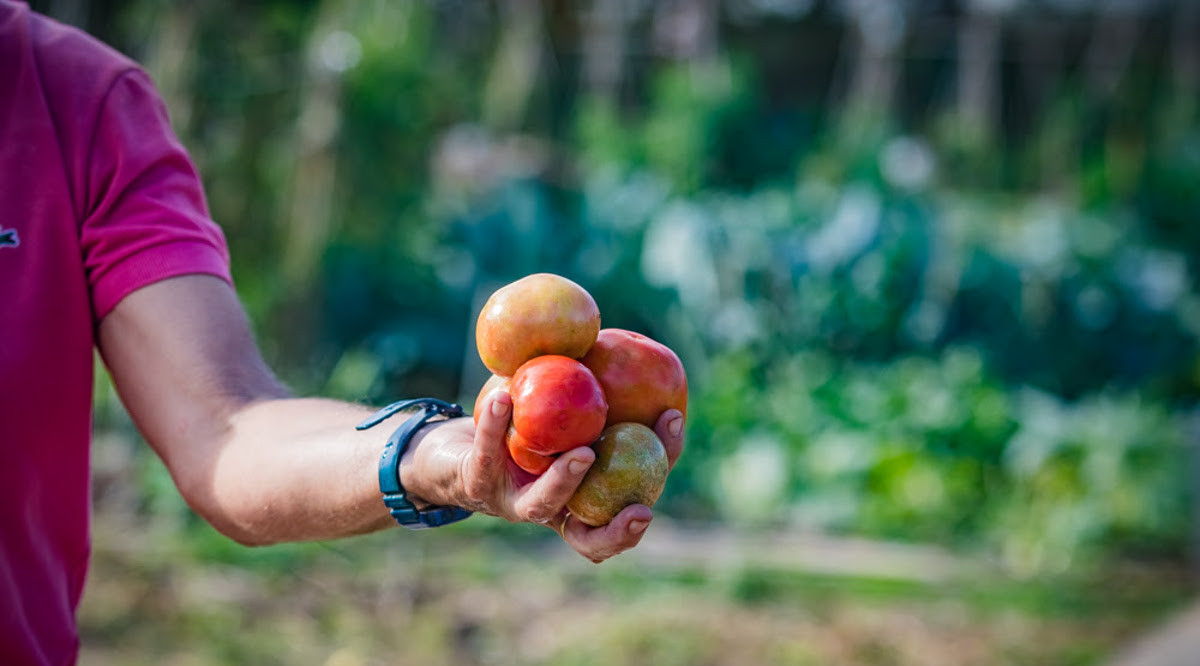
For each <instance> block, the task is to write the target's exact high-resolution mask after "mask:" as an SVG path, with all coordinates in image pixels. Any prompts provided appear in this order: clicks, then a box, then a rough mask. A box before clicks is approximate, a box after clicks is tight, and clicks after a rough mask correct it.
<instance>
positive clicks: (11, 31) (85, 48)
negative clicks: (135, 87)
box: [0, 0, 153, 114]
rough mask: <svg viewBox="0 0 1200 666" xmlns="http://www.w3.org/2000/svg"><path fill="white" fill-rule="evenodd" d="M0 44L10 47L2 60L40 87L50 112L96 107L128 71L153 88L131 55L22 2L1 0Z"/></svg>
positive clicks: (84, 109)
mask: <svg viewBox="0 0 1200 666" xmlns="http://www.w3.org/2000/svg"><path fill="white" fill-rule="evenodd" d="M0 43H3V44H4V47H3V48H4V50H6V51H10V52H9V53H6V54H5V60H7V61H8V62H10V63H14V64H15V66H16V69H17V70H19V71H20V73H21V74H22V77H21V78H23V79H24V80H25V82H26V85H28V84H33V85H35V86H36V88H38V89H40V90H39V92H40V93H41V96H42V97H44V98H45V100H46V102H47V103H48V106H49V107H50V109H51V110H52V111H53V110H57V109H70V110H71V111H72V112H73V113H74V114H80V113H85V112H86V111H87V110H89V109H98V108H99V107H100V106H101V105H103V103H104V100H105V98H106V97H107V95H108V93H109V91H110V90H111V89H112V87H113V86H114V85H115V84H116V83H117V82H118V81H121V80H123V79H128V78H130V75H132V76H133V77H134V78H137V79H140V80H141V81H142V82H144V83H145V84H146V85H149V86H150V87H151V88H152V87H153V85H152V84H150V82H149V79H148V77H146V75H145V73H144V72H142V70H141V67H140V66H139V65H138V64H137V63H136V62H135V61H133V60H132V59H131V58H129V57H127V56H125V55H123V54H122V53H120V52H119V51H117V50H116V49H114V48H112V47H110V46H108V45H107V44H105V43H103V42H101V41H100V40H98V39H96V38H95V37H93V36H91V35H89V34H88V33H86V32H84V31H83V30H80V29H78V28H75V27H72V26H69V25H65V24H62V23H59V22H58V21H55V20H54V19H51V18H49V17H46V16H43V15H41V14H38V13H37V12H35V11H33V10H31V9H30V8H29V7H28V6H27V5H25V4H20V3H15V2H9V1H8V0H0ZM27 92H29V91H27Z"/></svg>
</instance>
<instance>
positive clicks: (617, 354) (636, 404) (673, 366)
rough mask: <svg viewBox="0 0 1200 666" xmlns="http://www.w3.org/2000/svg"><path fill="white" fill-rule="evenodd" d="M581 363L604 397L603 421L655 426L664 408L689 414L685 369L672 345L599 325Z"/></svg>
mask: <svg viewBox="0 0 1200 666" xmlns="http://www.w3.org/2000/svg"><path fill="white" fill-rule="evenodd" d="M582 362H583V364H584V365H586V366H587V367H588V369H589V370H591V371H592V374H594V375H595V376H596V380H597V381H599V382H600V386H601V388H602V389H603V390H604V395H605V398H606V399H607V400H608V417H607V420H606V425H614V424H616V423H641V424H642V425H645V426H649V427H650V428H653V427H654V425H655V424H656V423H657V422H658V417H659V416H661V415H662V413H663V412H665V411H666V410H668V409H678V410H679V411H680V412H682V413H683V415H684V416H687V396H688V387H687V373H686V372H684V369H683V363H682V362H681V361H680V360H679V357H678V356H676V355H675V352H673V351H671V348H670V347H667V346H666V345H664V344H662V343H660V342H657V341H655V340H653V339H651V338H648V337H646V336H644V335H642V334H640V333H635V332H633V331H626V330H623V329H619V328H606V329H602V330H601V331H600V333H599V334H598V336H597V337H596V343H595V344H593V345H592V348H591V349H590V350H589V351H588V353H587V354H586V355H584V357H583V359H582Z"/></svg>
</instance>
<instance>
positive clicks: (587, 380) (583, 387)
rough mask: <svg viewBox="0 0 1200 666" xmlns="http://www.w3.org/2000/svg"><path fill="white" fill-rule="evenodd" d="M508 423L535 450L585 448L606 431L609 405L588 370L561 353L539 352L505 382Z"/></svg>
mask: <svg viewBox="0 0 1200 666" xmlns="http://www.w3.org/2000/svg"><path fill="white" fill-rule="evenodd" d="M509 393H510V395H512V404H513V412H512V425H513V428H514V429H516V431H517V432H518V433H519V434H520V435H521V436H522V437H523V438H524V439H525V440H527V442H528V444H527V447H528V449H529V450H530V451H532V452H533V453H537V454H541V455H543V456H552V455H556V454H559V453H562V452H564V451H569V450H571V449H573V448H576V447H579V446H589V445H590V444H591V443H592V442H594V441H596V438H598V437H599V436H600V432H601V431H602V430H604V423H605V419H606V417H607V414H608V403H607V401H606V400H605V398H604V391H603V390H602V389H601V388H600V384H599V382H597V381H596V377H595V376H593V375H592V372H591V371H590V370H588V369H587V368H586V367H584V365H583V364H582V363H580V362H579V361H576V360H574V359H570V358H567V357H565V356H557V355H550V356H538V357H537V358H534V359H532V360H530V361H528V362H526V363H525V364H524V365H522V366H521V367H520V368H518V369H517V372H516V373H515V374H514V375H513V377H512V381H510V382H509Z"/></svg>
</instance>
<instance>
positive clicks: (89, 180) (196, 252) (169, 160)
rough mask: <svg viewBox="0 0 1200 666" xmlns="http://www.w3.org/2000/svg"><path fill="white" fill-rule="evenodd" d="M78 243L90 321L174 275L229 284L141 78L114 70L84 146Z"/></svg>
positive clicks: (183, 155)
mask: <svg viewBox="0 0 1200 666" xmlns="http://www.w3.org/2000/svg"><path fill="white" fill-rule="evenodd" d="M85 187H86V191H85V192H84V197H83V200H84V202H85V206H86V209H85V210H84V211H82V223H81V229H80V240H81V245H82V251H83V261H84V267H85V271H86V275H87V279H88V282H89V284H90V287H91V292H92V307H93V310H94V315H95V318H96V321H99V320H100V319H102V318H103V317H104V316H105V315H106V314H108V313H109V311H111V310H112V308H113V307H114V306H116V304H117V303H118V302H119V301H120V300H121V299H122V298H124V297H125V296H127V295H128V294H129V293H131V292H133V291H134V290H136V289H138V288H140V287H143V286H146V285H148V284H150V283H152V282H156V281H158V280H164V279H167V278H170V277H175V276H179V275H186V274H194V273H202V274H209V275H215V276H217V277H219V278H221V279H224V280H225V281H227V282H229V283H230V284H232V278H231V274H230V269H229V251H228V248H227V246H226V242H225V237H224V234H223V233H222V232H221V229H220V227H218V226H217V224H216V223H215V222H213V221H212V219H211V217H210V215H209V212H208V205H207V203H206V202H205V198H204V189H203V186H202V184H201V181H200V177H199V174H198V172H197V170H196V167H195V165H194V164H193V163H192V161H191V158H190V157H189V156H188V154H187V151H186V150H185V149H184V147H183V145H182V144H181V143H180V142H179V140H178V138H176V136H175V133H174V132H173V131H172V129H171V125H170V121H169V120H168V117H167V110H166V105H165V104H164V103H163V102H162V99H161V98H160V97H159V95H158V91H157V89H156V88H155V87H154V84H153V82H152V81H151V80H150V78H149V77H148V76H147V75H146V74H145V73H144V72H142V71H141V70H138V69H131V70H129V71H127V72H125V73H123V74H122V75H121V76H120V77H118V78H117V79H116V80H115V81H114V83H113V85H112V87H111V89H110V90H109V92H108V94H107V95H106V97H105V99H104V101H103V104H102V105H101V108H100V110H99V113H98V115H97V119H96V123H95V130H94V132H93V134H92V140H91V144H90V147H89V150H88V160H87V167H86V180H85Z"/></svg>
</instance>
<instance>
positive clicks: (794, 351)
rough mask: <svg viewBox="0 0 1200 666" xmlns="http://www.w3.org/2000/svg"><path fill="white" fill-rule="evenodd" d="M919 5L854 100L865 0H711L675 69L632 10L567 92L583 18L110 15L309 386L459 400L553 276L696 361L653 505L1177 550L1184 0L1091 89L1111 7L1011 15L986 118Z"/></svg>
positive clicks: (1197, 297) (1184, 363) (1187, 334)
mask: <svg viewBox="0 0 1200 666" xmlns="http://www.w3.org/2000/svg"><path fill="white" fill-rule="evenodd" d="M603 4H604V3H598V5H597V7H600V6H602V5H603ZM667 4H668V5H671V4H672V3H667ZM675 4H679V3H675ZM687 4H688V3H683V5H687ZM860 4H862V3H860ZM936 4H937V3H919V2H914V3H907V4H906V3H899V4H897V5H896V6H897V7H903V8H902V9H898V10H896V11H899V12H902V13H905V12H907V13H906V14H904V15H905V16H907V19H906V20H907V22H906V23H904V24H903V25H902V26H901V27H902V29H903V28H906V29H907V30H908V33H907V36H906V37H905V38H904V39H903V40H902V41H901V42H900V45H899V46H898V47H896V48H895V50H894V51H891V52H889V53H891V55H892V56H893V60H894V62H893V64H894V65H895V66H896V67H897V68H899V70H900V71H899V72H898V73H897V72H893V74H892V76H893V78H894V79H895V81H896V86H897V88H899V89H900V90H901V92H902V94H897V95H896V96H895V98H898V100H897V99H895V98H892V99H891V101H889V98H887V97H886V96H877V97H874V98H872V97H870V96H868V97H867V98H866V100H867V101H866V102H862V101H861V100H860V101H859V103H857V104H856V103H852V102H853V101H854V99H857V98H854V97H853V95H852V94H851V93H849V92H846V90H847V89H853V88H854V85H853V83H854V82H853V81H848V80H841V79H838V76H841V77H842V78H843V79H849V78H851V77H850V75H849V74H847V72H850V71H851V70H852V69H853V65H854V64H855V62H856V61H855V60H854V58H853V57H850V56H848V55H845V54H851V53H854V51H853V49H854V48H855V44H858V43H859V42H856V41H855V34H857V33H855V29H854V27H853V26H854V17H853V16H852V14H853V12H852V10H851V9H847V8H846V7H851V6H853V5H854V3H849V4H844V3H820V2H818V3H794V6H792V9H791V10H788V11H784V9H778V8H777V9H776V10H772V9H771V8H770V6H771V3H747V2H729V3H712V5H713V6H716V7H718V11H719V13H718V15H717V16H716V20H717V22H718V27H719V30H718V31H717V34H719V35H720V36H721V39H717V40H715V41H714V42H713V45H714V48H711V49H707V50H706V49H699V50H697V51H695V52H693V53H685V54H682V55H681V54H679V53H672V52H669V50H666V51H664V50H656V48H655V46H654V45H655V43H656V42H655V39H656V37H655V36H656V35H658V34H659V33H658V32H656V30H658V29H659V28H660V27H661V26H662V25H663V24H664V23H666V24H667V25H668V27H669V25H670V24H669V21H667V19H666V18H663V16H662V15H660V14H659V13H656V10H653V9H648V8H642V9H640V10H636V11H635V12H634V14H633V15H631V16H629V17H627V22H626V23H625V24H624V28H623V29H624V30H626V34H625V37H626V42H624V43H626V44H627V45H628V46H627V49H628V51H627V52H625V53H616V54H613V55H612V57H613V58H617V59H618V60H619V61H620V62H623V63H624V66H625V67H626V71H625V73H624V74H623V75H621V76H620V77H619V80H618V84H617V85H616V86H615V87H614V86H609V87H605V86H603V85H597V84H595V83H594V82H589V79H588V75H587V71H589V70H588V62H589V58H590V57H593V56H592V55H589V54H590V49H593V48H594V47H590V46H589V45H588V44H589V43H588V39H589V37H588V35H590V34H592V32H589V31H593V32H594V30H596V29H597V28H596V26H593V25H592V24H589V23H588V21H594V20H596V19H595V14H596V13H598V12H599V9H597V8H596V7H593V8H591V9H588V10H584V9H580V8H576V7H574V6H572V5H567V4H564V3H546V4H537V3H533V4H530V5H521V4H519V3H517V4H514V5H511V6H510V5H505V4H504V3H463V2H448V1H447V2H381V3H354V2H348V1H345V2H339V1H335V0H325V1H323V2H315V1H314V2H303V3H295V2H279V1H268V2H258V3H242V4H237V5H236V6H235V5H234V4H233V3H205V4H204V5H203V7H199V6H196V7H193V6H191V5H190V4H188V3H182V2H162V1H157V2H155V1H150V0H143V1H139V2H130V3H124V4H122V5H121V6H120V7H104V6H102V5H101V6H98V7H99V9H98V10H97V12H96V13H95V15H93V20H94V22H95V24H96V25H98V26H101V28H102V30H101V33H102V36H104V37H106V38H107V39H109V40H110V41H111V42H112V43H114V44H116V45H118V46H120V47H121V48H123V49H125V50H127V51H128V52H130V53H132V54H133V55H135V57H138V58H139V59H141V60H142V61H143V62H145V63H146V64H147V67H149V68H150V69H151V71H152V73H156V75H158V76H159V80H160V83H162V84H163V85H164V90H165V94H167V97H168V101H169V103H172V105H173V107H172V110H173V113H174V114H175V117H176V119H177V124H178V125H179V127H178V129H179V131H180V133H181V135H182V136H183V139H184V142H185V143H186V144H187V145H188V146H190V147H191V149H192V150H193V153H194V156H195V158H196V160H197V162H198V164H199V166H200V167H201V170H202V172H203V174H204V178H205V181H206V184H207V187H208V193H209V196H210V201H211V205H212V209H213V213H214V216H215V217H216V219H218V220H219V221H220V222H221V223H222V224H223V225H224V227H225V229H226V232H227V234H228V236H229V240H230V244H231V246H232V250H233V256H234V267H235V276H236V279H237V282H238V284H239V288H240V291H241V293H242V296H243V298H244V300H245V302H246V304H247V306H248V308H249V309H250V311H251V313H252V317H253V320H254V321H255V322H256V325H257V326H258V327H259V329H260V339H261V342H262V345H263V347H264V349H265V351H266V353H267V355H268V357H269V359H270V361H271V362H272V364H273V365H274V366H275V367H276V368H278V369H279V371H280V373H281V374H282V375H283V377H284V378H285V379H287V380H288V381H289V382H290V383H291V384H292V385H293V386H294V387H295V388H296V389H297V390H298V391H300V392H303V393H313V392H320V393H325V394H329V395H334V396H338V397H342V398H346V399H351V400H362V401H371V402H381V401H388V400H390V399H394V398H398V397H401V396H411V395H417V394H427V393H432V394H436V395H441V396H446V397H454V396H457V397H459V398H460V399H462V400H465V401H467V404H470V401H472V400H473V399H474V392H475V391H476V390H477V388H478V386H480V385H481V384H482V380H483V374H482V370H481V368H480V366H479V364H478V360H477V359H476V358H475V357H474V354H473V337H472V331H473V317H474V313H475V311H476V309H477V308H478V307H479V305H480V303H481V302H482V299H483V298H485V297H486V296H487V294H488V293H490V291H491V290H492V289H494V288H495V287H497V286H499V285H500V284H503V283H504V282H506V281H509V280H511V279H514V278H516V277H519V276H522V275H524V274H528V273H531V272H535V271H554V272H558V273H562V274H564V275H567V276H569V277H571V278H573V279H575V280H576V281H578V282H580V283H581V284H583V285H584V286H585V287H587V288H588V289H589V290H590V291H591V292H592V293H593V295H594V296H595V297H596V300H597V301H598V303H599V304H600V308H601V311H602V313H603V315H604V318H605V324H606V325H608V326H619V327H625V328H632V329H636V330H640V331H643V332H645V333H648V334H650V335H652V336H653V337H655V338H657V339H659V340H662V341H663V342H666V343H667V344H669V345H670V346H672V347H673V348H674V349H676V350H677V351H678V352H679V354H680V355H681V357H682V358H683V360H684V362H685V365H686V367H687V368H688V371H689V375H690V379H691V404H690V411H689V420H688V447H689V448H688V450H687V453H686V455H684V457H683V458H682V459H681V461H680V464H679V466H678V468H677V470H676V472H675V473H674V474H673V476H672V478H671V482H670V484H669V486H668V489H667V493H666V495H665V496H664V498H663V500H662V504H661V507H662V510H663V511H665V512H667V513H669V514H670V515H674V516H677V517H680V518H685V519H695V520H726V521H731V522H735V523H739V524H740V523H746V524H750V525H754V526H758V527H779V526H790V527H812V528H820V529H829V530H838V531H846V532H853V533H859V534H869V535H878V536H885V537H891V538H901V539H915V540H932V541H938V542H943V543H950V544H956V545H963V546H969V547H975V548H981V549H984V550H986V551H987V552H991V553H995V554H996V555H997V557H998V558H999V559H1001V560H1003V561H1004V562H1005V563H1006V564H1007V565H1008V566H1009V567H1010V568H1011V570H1012V571H1014V572H1017V573H1020V574H1037V573H1045V572H1059V571H1063V570H1065V569H1066V568H1068V567H1070V566H1073V565H1075V564H1078V563H1079V562H1081V561H1088V560H1089V559H1090V558H1092V557H1094V556H1108V555H1120V554H1131V553H1134V554H1142V555H1146V554H1150V555H1154V556H1166V557H1170V558H1173V559H1181V558H1182V557H1183V556H1184V554H1185V552H1186V549H1187V547H1188V541H1189V538H1190V537H1189V530H1190V529H1191V524H1192V520H1193V516H1192V508H1191V506H1192V504H1191V500H1192V493H1193V492H1194V488H1195V485H1196V482H1195V479H1194V473H1193V471H1194V469H1193V463H1192V457H1191V456H1192V455H1193V454H1192V452H1191V447H1190V443H1191V440H1192V433H1191V431H1190V421H1191V418H1192V417H1191V414H1192V403H1193V401H1194V399H1195V398H1196V396H1197V394H1198V390H1200V374H1198V372H1200V366H1198V365H1197V361H1198V359H1197V342H1198V339H1200V290H1198V289H1197V286H1196V280H1195V277H1194V275H1195V273H1196V270H1197V260H1198V259H1200V232H1198V231H1197V229H1200V227H1198V226H1197V225H1196V224H1195V222H1196V220H1197V219H1200V125H1198V124H1197V120H1198V119H1197V104H1196V102H1195V100H1196V96H1195V94H1196V90H1195V82H1190V83H1189V82H1188V81H1186V80H1185V79H1184V78H1183V77H1179V76H1175V75H1174V74H1175V73H1176V71H1175V68H1176V64H1177V63H1173V61H1172V60H1171V58H1172V57H1173V56H1172V54H1173V53H1175V51H1172V49H1173V48H1177V47H1178V44H1177V43H1176V42H1175V41H1172V39H1171V35H1172V34H1174V33H1172V32H1171V26H1172V21H1174V20H1176V18H1177V17H1176V14H1175V12H1176V8H1175V6H1174V5H1172V4H1171V3H1162V4H1158V3H1149V4H1148V6H1147V9H1146V10H1145V15H1144V16H1139V21H1140V23H1138V25H1139V26H1140V28H1141V30H1142V32H1141V33H1139V35H1140V39H1139V40H1138V41H1136V43H1135V45H1134V48H1133V49H1132V51H1131V55H1130V57H1129V60H1128V63H1127V66H1126V67H1124V69H1120V68H1117V69H1116V70H1115V71H1116V81H1115V83H1114V84H1113V85H1110V86H1105V85H1099V84H1096V83H1095V82H1094V81H1092V79H1091V78H1089V77H1090V76H1091V75H1092V74H1093V72H1092V71H1091V70H1089V69H1088V65H1087V59H1086V58H1085V57H1084V55H1085V52H1086V51H1087V47H1086V44H1087V43H1089V42H1088V39H1089V37H1090V32H1089V31H1090V30H1092V29H1093V27H1094V26H1093V21H1100V20H1102V19H1104V18H1106V17H1105V16H1104V14H1103V13H1101V10H1100V9H1096V8H1093V7H1092V6H1091V4H1090V3H1075V4H1076V5H1077V6H1076V8H1075V9H1074V10H1072V9H1069V8H1068V9H1061V8H1054V7H1041V6H1035V5H1036V3H1029V4H1028V5H1026V4H1023V3H1015V6H1017V7H1018V9H1015V10H1012V11H1011V12H1010V13H1009V14H1006V15H1001V19H1002V20H1007V21H1008V23H1007V24H1002V25H1006V26H1007V27H1006V28H1005V29H1006V30H1009V32H1008V33H1005V34H1007V35H1009V37H1011V42H1012V43H1009V44H1007V45H1004V43H1003V42H1002V43H1001V44H1002V46H1000V47H997V48H998V49H1002V50H998V51H997V52H996V53H994V54H993V56H994V59H995V65H996V67H997V68H998V71H999V72H1000V76H998V78H997V83H996V88H995V97H994V99H993V100H992V102H991V104H992V106H993V107H994V108H993V111H994V113H993V114H992V116H993V117H992V119H991V120H989V121H985V122H982V124H981V122H980V121H979V120H978V119H977V118H974V117H973V116H971V115H970V113H967V110H964V108H960V106H959V105H956V104H955V103H953V100H948V99H947V94H946V92H945V91H946V90H948V89H952V88H953V86H954V76H955V72H956V71H957V69H956V67H961V66H964V65H963V63H962V61H961V60H959V59H958V58H959V54H958V52H957V51H955V45H954V44H955V43H954V40H953V39H952V38H951V37H952V36H953V35H954V31H953V26H955V25H956V23H955V21H966V20H967V18H969V13H968V12H967V11H966V10H965V9H963V8H958V9H956V10H953V11H951V10H947V9H944V8H943V9H938V8H936V7H933V5H936ZM950 4H952V5H956V6H957V4H958V3H950ZM1000 4H1004V3H1000ZM35 6H36V3H35ZM786 6H791V5H789V4H788V3H784V4H783V5H779V7H786ZM520 7H525V10H524V11H526V12H530V11H531V12H533V14H534V16H529V15H527V16H524V18H525V19H531V20H533V21H534V23H535V24H536V25H537V26H539V28H540V30H541V32H540V33H539V34H540V40H535V41H534V42H532V43H528V42H526V43H524V48H525V49H526V50H527V51H528V52H525V55H527V56H530V55H531V54H532V55H531V57H534V56H536V58H535V59H534V63H535V64H534V65H530V66H532V67H533V68H534V71H533V74H534V77H533V80H534V82H535V83H534V84H533V85H532V86H530V87H529V88H528V89H527V90H525V92H524V93H521V91H522V90H524V89H522V88H521V87H520V85H521V82H522V81H523V80H525V79H522V78H521V77H520V76H518V74H519V73H520V71H519V67H515V66H508V65H504V66H502V65H501V64H497V63H508V62H509V61H507V60H504V61H501V60H500V54H501V53H504V54H509V51H504V50H503V49H504V48H513V49H517V50H518V51H519V47H514V46H511V45H510V46H505V45H506V44H507V42H505V40H504V35H505V34H507V33H506V31H508V30H510V29H515V28H512V26H513V25H514V21H517V19H520V18H521V16H520V12H521V11H522V10H520V9H519V8H520ZM753 7H758V9H757V10H753V11H751V10H752V9H753ZM964 7H965V5H964ZM748 8H750V9H748ZM589 11H590V12H593V14H588V12H589ZM663 11H664V12H665V10H663ZM1093 11H1094V12H1095V13H1091V12H1093ZM1180 11H1182V10H1180ZM739 12H740V13H739ZM747 12H749V13H747ZM756 12H757V13H756ZM1072 12H1075V13H1072ZM114 17H115V18H114ZM514 17H516V18H514ZM747 17H749V18H747ZM939 21H940V22H939ZM1039 22H1043V23H1041V24H1039ZM1030 25H1034V26H1037V25H1041V26H1042V27H1043V28H1044V27H1046V26H1050V27H1051V28H1053V29H1056V30H1060V31H1061V34H1059V35H1058V36H1059V37H1060V38H1061V44H1062V45H1063V49H1065V50H1066V53H1065V54H1064V55H1062V56H1061V60H1060V61H1058V62H1059V63H1060V65H1059V66H1058V67H1057V68H1054V67H1051V66H1050V65H1046V66H1045V67H1044V68H1042V69H1039V68H1038V67H1039V66H1038V65H1037V64H1036V63H1035V65H1029V63H1028V61H1024V60H1021V57H1020V56H1021V53H1020V52H1021V48H1020V46H1019V44H1020V43H1022V42H1020V39H1021V38H1022V35H1024V34H1025V33H1024V32H1022V31H1023V30H1025V31H1028V30H1029V29H1030V28H1029V26H1030ZM153 26H179V30H180V31H181V33H180V34H182V35H184V36H185V38H183V39H180V38H179V35H178V34H176V35H175V36H174V38H173V39H170V40H167V39H164V38H162V37H161V35H162V34H163V33H164V31H165V30H166V28H162V27H159V28H155V27H153ZM964 29H965V28H964ZM1047 29H1049V28H1047ZM947 35H950V36H951V37H948V36H947ZM860 41H861V40H860ZM868 41H869V40H868ZM517 43H518V44H521V42H517ZM1014 44H1015V45H1014ZM864 52H865V51H864ZM839 54H841V55H839ZM518 55H520V53H518ZM1029 57H1030V59H1033V58H1034V56H1029ZM173 58H174V59H173ZM178 59H182V62H183V63H184V64H183V65H182V66H178V67H176V68H174V69H169V68H167V65H169V64H170V63H172V62H177V60H178ZM514 62H522V61H520V60H519V59H518V60H514ZM537 63H540V64H537ZM1111 71H1112V69H1111V68H1110V69H1104V70H1103V71H1101V74H1108V73H1111ZM161 72H168V73H174V74H175V75H176V76H175V77H174V78H170V79H168V80H164V79H163V75H162V74H161ZM1034 74H1036V75H1037V77H1036V80H1033V79H1030V78H1029V77H1030V76H1032V75H1034ZM839 81H840V82H839ZM489 87H490V88H491V89H496V90H508V91H516V92H515V93H514V95H517V96H518V97H520V96H521V95H522V94H523V95H524V97H522V98H521V99H522V100H523V106H520V107H519V108H522V109H524V111H523V113H518V114H517V118H518V120H517V121H515V122H509V123H508V125H504V124H503V123H501V122H499V121H493V120H489V119H494V118H498V117H499V118H505V117H511V115H512V114H509V115H507V116H506V115H505V114H502V113H492V112H491V111H492V109H489V106H488V105H489V103H490V102H489V101H488V96H487V95H486V94H485V91H486V90H488V89H489ZM1035 88H1036V89H1038V90H1040V91H1041V92H1040V93H1038V94H1034V93H1031V92H1030V90H1032V89H1035ZM506 108H508V107H506ZM512 108H517V107H512ZM968 110H969V109H968ZM181 118H182V119H183V120H180V119H181ZM154 488H155V486H154V484H153V483H150V484H149V489H150V490H151V491H152V494H153V492H154V491H153V489H154Z"/></svg>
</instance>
